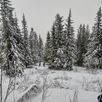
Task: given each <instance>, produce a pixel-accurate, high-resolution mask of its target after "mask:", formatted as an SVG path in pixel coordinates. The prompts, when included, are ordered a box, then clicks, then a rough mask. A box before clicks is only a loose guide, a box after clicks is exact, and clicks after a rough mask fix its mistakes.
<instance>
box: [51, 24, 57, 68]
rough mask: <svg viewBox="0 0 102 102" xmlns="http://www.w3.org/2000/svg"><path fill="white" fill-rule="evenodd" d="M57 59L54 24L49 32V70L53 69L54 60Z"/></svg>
mask: <svg viewBox="0 0 102 102" xmlns="http://www.w3.org/2000/svg"><path fill="white" fill-rule="evenodd" d="M56 57H57V37H56V33H55V24H53V26H52V30H51V63H50V66H49V68H50V69H55V64H54V62H55V59H56Z"/></svg>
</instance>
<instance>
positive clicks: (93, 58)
mask: <svg viewBox="0 0 102 102" xmlns="http://www.w3.org/2000/svg"><path fill="white" fill-rule="evenodd" d="M85 65H86V66H87V67H88V68H101V69H102V11H101V8H99V11H98V12H97V17H96V23H95V24H94V26H93V31H92V34H91V35H90V38H89V44H88V49H87V54H86V56H85Z"/></svg>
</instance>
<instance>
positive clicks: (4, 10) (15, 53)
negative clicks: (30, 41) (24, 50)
mask: <svg viewBox="0 0 102 102" xmlns="http://www.w3.org/2000/svg"><path fill="white" fill-rule="evenodd" d="M12 11H13V8H12V7H11V4H10V1H9V0H2V1H1V16H2V23H3V31H2V37H3V42H4V43H5V55H6V58H5V67H4V68H5V70H6V74H8V75H10V76H15V74H16V73H15V69H16V70H17V69H19V68H20V67H19V65H22V64H21V61H20V58H21V53H20V52H19V47H18V46H17V39H19V38H20V37H18V36H17V32H16V30H15V28H16V26H15V25H14V18H13V15H12ZM17 67H18V68H17ZM21 68H22V67H21Z"/></svg>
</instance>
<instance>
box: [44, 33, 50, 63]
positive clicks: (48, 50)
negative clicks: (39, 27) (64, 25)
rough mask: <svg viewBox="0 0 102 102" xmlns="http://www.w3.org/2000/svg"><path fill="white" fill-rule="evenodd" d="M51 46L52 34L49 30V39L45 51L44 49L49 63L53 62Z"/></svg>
mask: <svg viewBox="0 0 102 102" xmlns="http://www.w3.org/2000/svg"><path fill="white" fill-rule="evenodd" d="M51 48H52V44H51V35H50V33H49V32H48V33H47V40H46V44H45V51H44V60H45V62H46V63H48V64H50V63H51V50H52V49H51Z"/></svg>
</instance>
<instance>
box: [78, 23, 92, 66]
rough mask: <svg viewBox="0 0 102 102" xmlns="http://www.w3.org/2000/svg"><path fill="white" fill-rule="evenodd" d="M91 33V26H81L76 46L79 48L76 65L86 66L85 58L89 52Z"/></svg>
mask: <svg viewBox="0 0 102 102" xmlns="http://www.w3.org/2000/svg"><path fill="white" fill-rule="evenodd" d="M89 35H90V31H89V26H87V27H86V26H85V25H82V24H81V25H80V27H79V29H78V33H77V40H76V46H77V59H76V65H78V66H83V65H84V57H85V54H86V52H87V45H88V39H89Z"/></svg>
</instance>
